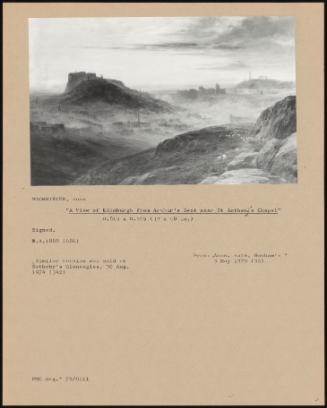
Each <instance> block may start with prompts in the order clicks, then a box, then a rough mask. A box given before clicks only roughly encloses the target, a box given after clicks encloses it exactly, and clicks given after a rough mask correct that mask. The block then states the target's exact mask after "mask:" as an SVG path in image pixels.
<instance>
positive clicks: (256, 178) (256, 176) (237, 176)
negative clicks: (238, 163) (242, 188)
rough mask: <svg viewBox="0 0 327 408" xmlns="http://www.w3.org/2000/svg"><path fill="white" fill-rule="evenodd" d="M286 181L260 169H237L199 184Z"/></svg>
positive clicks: (210, 177) (206, 179) (208, 178)
mask: <svg viewBox="0 0 327 408" xmlns="http://www.w3.org/2000/svg"><path fill="white" fill-rule="evenodd" d="M285 182H286V180H284V179H282V178H281V177H279V176H274V175H272V174H270V173H268V172H266V171H264V170H261V169H244V168H242V169H238V170H230V171H226V172H224V173H223V174H221V175H220V176H209V177H207V178H205V179H204V180H203V181H202V182H201V184H267V183H269V184H276V183H285Z"/></svg>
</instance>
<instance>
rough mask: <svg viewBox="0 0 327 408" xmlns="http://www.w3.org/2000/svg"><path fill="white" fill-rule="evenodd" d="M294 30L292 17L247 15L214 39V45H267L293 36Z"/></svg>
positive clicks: (219, 46) (241, 46) (240, 46)
mask: <svg viewBox="0 0 327 408" xmlns="http://www.w3.org/2000/svg"><path fill="white" fill-rule="evenodd" d="M292 32H293V19H292V17H267V16H259V17H247V18H245V19H244V20H242V21H241V22H240V23H239V24H238V25H236V26H234V27H231V28H230V29H228V30H226V31H225V32H224V33H222V34H220V35H219V36H218V37H217V38H216V40H215V41H214V47H215V48H222V47H239V48H249V47H254V46H260V45H262V44H265V45H267V44H270V43H276V41H277V42H278V40H283V39H288V38H290V37H292Z"/></svg>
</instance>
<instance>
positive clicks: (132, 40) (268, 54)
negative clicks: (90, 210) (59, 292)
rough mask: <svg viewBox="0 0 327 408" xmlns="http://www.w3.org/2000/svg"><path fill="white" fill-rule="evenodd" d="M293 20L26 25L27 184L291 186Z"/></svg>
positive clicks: (39, 21) (42, 21)
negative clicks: (27, 52) (28, 112)
mask: <svg viewBox="0 0 327 408" xmlns="http://www.w3.org/2000/svg"><path fill="white" fill-rule="evenodd" d="M295 73H296V55H295V42H294V18H292V17H287V16H253V17H249V16H246V17H244V16H242V17H241V16H240V17H236V16H210V17H101V18H100V17H95V18H89V17H87V18H30V19H29V92H30V157H31V185H32V186H64V185H81V186H83V185H100V186H105V185H186V184H187V185H188V184H190V185H194V184H234V185H235V184H236V185H237V184H285V183H297V180H298V177H297V137H296V78H295Z"/></svg>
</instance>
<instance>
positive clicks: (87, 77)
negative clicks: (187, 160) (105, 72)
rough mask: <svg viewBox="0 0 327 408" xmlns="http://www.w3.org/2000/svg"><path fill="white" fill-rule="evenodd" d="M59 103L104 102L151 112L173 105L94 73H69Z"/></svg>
mask: <svg viewBox="0 0 327 408" xmlns="http://www.w3.org/2000/svg"><path fill="white" fill-rule="evenodd" d="M60 103H62V104H64V105H65V104H69V105H91V104H95V103H104V104H111V105H117V106H121V107H126V108H132V109H146V110H148V111H152V112H159V111H166V112H169V111H173V109H174V108H173V107H172V106H171V105H170V104H169V103H167V102H164V101H161V100H160V99H156V98H154V97H152V96H151V95H149V94H147V93H145V92H139V91H137V90H134V89H131V88H128V87H127V86H125V85H124V83H123V82H121V81H118V80H114V79H105V78H102V77H97V76H96V74H86V73H71V74H69V76H68V82H67V85H66V91H65V93H64V94H62V95H61V97H60Z"/></svg>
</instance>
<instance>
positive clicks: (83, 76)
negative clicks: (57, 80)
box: [65, 71, 102, 92]
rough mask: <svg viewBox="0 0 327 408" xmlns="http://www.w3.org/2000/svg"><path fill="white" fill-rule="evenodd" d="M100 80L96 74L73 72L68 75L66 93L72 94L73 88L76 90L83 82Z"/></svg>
mask: <svg viewBox="0 0 327 408" xmlns="http://www.w3.org/2000/svg"><path fill="white" fill-rule="evenodd" d="M97 78H98V79H100V78H102V76H101V77H98V76H97V74H95V73H94V72H85V71H81V72H71V73H69V74H68V82H67V85H66V89H65V92H70V91H71V90H72V89H73V88H75V87H76V86H77V85H78V84H80V83H81V82H83V81H89V80H91V79H97Z"/></svg>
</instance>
